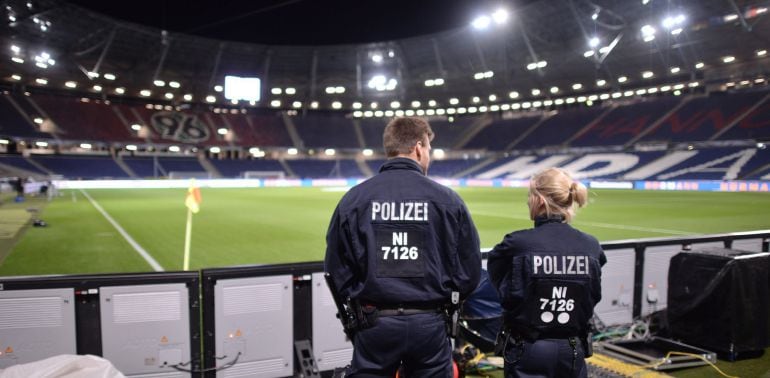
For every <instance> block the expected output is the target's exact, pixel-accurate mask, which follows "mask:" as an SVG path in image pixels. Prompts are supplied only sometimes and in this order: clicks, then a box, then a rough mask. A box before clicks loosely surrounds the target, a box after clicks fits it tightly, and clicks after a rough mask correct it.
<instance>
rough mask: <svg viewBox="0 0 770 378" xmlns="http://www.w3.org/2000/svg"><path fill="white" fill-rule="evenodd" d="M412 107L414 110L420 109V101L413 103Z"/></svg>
mask: <svg viewBox="0 0 770 378" xmlns="http://www.w3.org/2000/svg"><path fill="white" fill-rule="evenodd" d="M412 107H413V108H419V107H420V102H419V101H412Z"/></svg>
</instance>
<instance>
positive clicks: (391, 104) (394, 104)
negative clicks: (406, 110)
mask: <svg viewBox="0 0 770 378" xmlns="http://www.w3.org/2000/svg"><path fill="white" fill-rule="evenodd" d="M390 107H391V108H393V109H398V108H400V107H401V103H400V102H398V101H392V102H391V103H390Z"/></svg>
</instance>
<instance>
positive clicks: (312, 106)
mask: <svg viewBox="0 0 770 378" xmlns="http://www.w3.org/2000/svg"><path fill="white" fill-rule="evenodd" d="M310 108H311V109H318V101H311V102H310Z"/></svg>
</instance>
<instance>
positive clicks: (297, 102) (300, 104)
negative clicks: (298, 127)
mask: <svg viewBox="0 0 770 378" xmlns="http://www.w3.org/2000/svg"><path fill="white" fill-rule="evenodd" d="M291 106H292V107H293V108H296V109H299V108H301V107H302V102H301V101H294V102H292V103H291Z"/></svg>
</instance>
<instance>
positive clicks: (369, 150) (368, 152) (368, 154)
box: [361, 148, 374, 156]
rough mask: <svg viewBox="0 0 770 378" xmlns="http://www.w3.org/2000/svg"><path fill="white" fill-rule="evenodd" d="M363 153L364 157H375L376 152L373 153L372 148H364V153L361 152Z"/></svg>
mask: <svg viewBox="0 0 770 378" xmlns="http://www.w3.org/2000/svg"><path fill="white" fill-rule="evenodd" d="M361 153H362V154H363V155H364V156H372V155H374V151H372V149H371V148H364V150H363V151H361Z"/></svg>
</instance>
